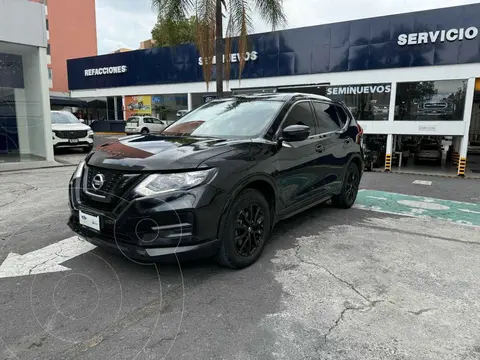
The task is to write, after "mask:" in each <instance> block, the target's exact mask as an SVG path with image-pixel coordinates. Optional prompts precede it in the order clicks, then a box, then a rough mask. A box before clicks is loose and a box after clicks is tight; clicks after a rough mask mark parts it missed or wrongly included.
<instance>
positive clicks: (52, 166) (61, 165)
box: [0, 163, 78, 176]
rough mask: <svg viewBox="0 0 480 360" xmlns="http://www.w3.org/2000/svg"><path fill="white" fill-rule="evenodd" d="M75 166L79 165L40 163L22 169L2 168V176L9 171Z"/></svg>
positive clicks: (0, 170) (0, 171)
mask: <svg viewBox="0 0 480 360" xmlns="http://www.w3.org/2000/svg"><path fill="white" fill-rule="evenodd" d="M69 166H70V167H73V166H78V164H60V163H58V164H56V165H48V164H45V165H40V166H35V167H25V168H22V169H5V170H3V169H0V176H1V175H2V174H7V173H12V172H22V171H35V170H43V169H56V168H62V167H69Z"/></svg>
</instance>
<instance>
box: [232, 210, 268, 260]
mask: <svg viewBox="0 0 480 360" xmlns="http://www.w3.org/2000/svg"><path fill="white" fill-rule="evenodd" d="M264 226H265V214H264V213H263V209H262V208H261V207H260V206H259V205H258V204H255V203H253V204H250V205H249V206H248V207H246V208H245V209H243V210H241V211H240V212H239V213H238V216H237V222H236V227H235V249H236V250H237V252H238V254H240V255H241V256H245V257H248V256H251V255H252V254H253V253H255V251H256V250H257V249H258V246H259V245H260V244H261V242H262V239H263V237H264V235H265V230H264Z"/></svg>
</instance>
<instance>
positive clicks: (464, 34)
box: [397, 26, 478, 46]
mask: <svg viewBox="0 0 480 360" xmlns="http://www.w3.org/2000/svg"><path fill="white" fill-rule="evenodd" d="M477 35H478V28H477V27H475V26H470V27H469V28H460V29H449V30H437V31H428V32H427V31H425V32H419V33H410V34H400V35H398V38H397V44H398V45H400V46H404V45H417V44H434V43H436V42H441V43H443V42H445V40H446V41H450V42H452V41H456V40H458V41H461V40H472V39H475V38H476V37H477Z"/></svg>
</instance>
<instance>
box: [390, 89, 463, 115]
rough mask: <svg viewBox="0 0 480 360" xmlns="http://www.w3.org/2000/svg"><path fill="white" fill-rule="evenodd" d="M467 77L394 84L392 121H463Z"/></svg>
mask: <svg viewBox="0 0 480 360" xmlns="http://www.w3.org/2000/svg"><path fill="white" fill-rule="evenodd" d="M466 90H467V80H440V81H419V82H408V83H398V84H397V95H396V98H395V120H403V121H405V120H427V121H428V120H435V121H437V120H463V110H464V108H465V94H466Z"/></svg>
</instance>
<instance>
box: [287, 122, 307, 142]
mask: <svg viewBox="0 0 480 360" xmlns="http://www.w3.org/2000/svg"><path fill="white" fill-rule="evenodd" d="M309 136H310V127H309V126H307V125H290V126H287V127H286V128H285V129H283V131H282V138H283V140H284V141H288V142H293V141H303V140H306V139H307V138H308V137H309Z"/></svg>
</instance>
